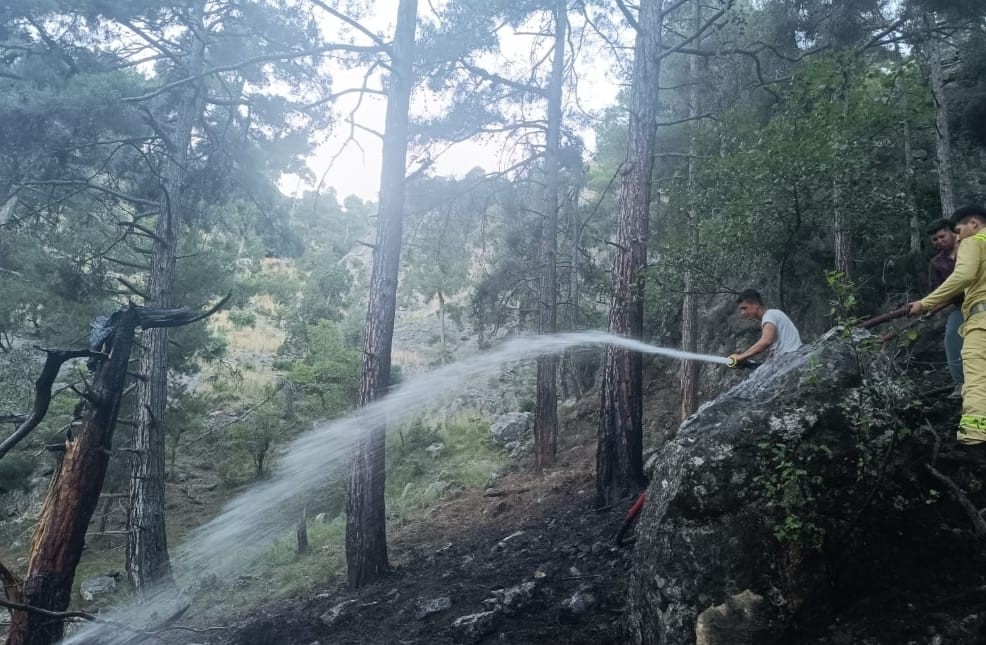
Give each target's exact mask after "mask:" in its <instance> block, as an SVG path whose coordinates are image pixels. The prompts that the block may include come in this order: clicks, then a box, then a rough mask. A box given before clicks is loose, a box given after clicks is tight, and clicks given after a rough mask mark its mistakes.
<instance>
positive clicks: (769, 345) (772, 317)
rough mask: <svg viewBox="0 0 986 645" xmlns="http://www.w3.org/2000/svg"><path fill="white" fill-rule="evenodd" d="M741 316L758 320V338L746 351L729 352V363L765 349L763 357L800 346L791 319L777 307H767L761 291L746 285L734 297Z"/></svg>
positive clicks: (786, 351) (742, 359) (798, 336)
mask: <svg viewBox="0 0 986 645" xmlns="http://www.w3.org/2000/svg"><path fill="white" fill-rule="evenodd" d="M736 306H737V308H738V309H739V315H740V318H745V319H747V320H759V321H760V329H761V333H760V340H758V341H757V342H755V343H753V345H751V346H750V348H749V349H748V350H746V351H745V352H739V353H737V354H732V355H731V356H730V357H729V358H730V360H731V361H732V364H735V365H738V364H741V363H742V362H743V361H745V360H746V359H748V358H753V357H754V356H756V355H757V354H761V353H763V352H766V353H767V354H766V360H770V359H771V358H774V357H775V356H779V355H781V354H786V353H788V352H793V351H794V350H796V349H798V348H799V347H801V335H800V334H799V333H798V328H797V327H795V326H794V323H793V322H791V319H790V318H788V317H787V314H785V313H784V312H783V311H781V310H780V309H767V306H766V305H764V303H763V298H762V297H760V292H759V291H756V290H755V289H747V290H746V291H743V292H742V293H740V294H739V297H738V298H737V299H736Z"/></svg>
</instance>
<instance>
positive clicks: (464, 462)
mask: <svg viewBox="0 0 986 645" xmlns="http://www.w3.org/2000/svg"><path fill="white" fill-rule="evenodd" d="M439 443H440V444H443V446H444V447H443V449H442V450H441V452H440V455H439V456H438V457H434V456H432V455H431V454H429V453H428V452H427V451H426V448H428V447H429V446H431V445H432V444H439ZM503 461H504V457H503V454H502V453H501V452H499V451H496V450H494V449H493V448H492V446H491V445H490V443H489V422H488V421H485V420H481V419H478V418H475V417H470V416H457V417H452V418H449V419H446V420H445V421H443V422H441V423H435V422H426V421H420V420H419V421H416V422H413V423H412V424H410V425H409V426H408V427H407V428H406V429H404V430H402V431H401V432H399V433H396V434H395V433H391V434H390V436H389V437H388V441H387V493H386V499H387V510H388V517H389V519H390V521H397V522H404V521H407V520H409V519H411V518H413V517H416V516H417V514H418V513H419V512H420V509H422V508H426V507H428V506H430V505H432V504H434V503H435V502H436V501H438V500H440V499H443V498H445V497H449V496H452V495H455V494H456V493H457V492H459V491H461V490H463V489H464V488H467V487H475V486H480V485H482V484H483V483H484V482H486V481H487V480H488V479H489V476H490V475H491V474H492V473H493V472H495V471H497V470H499V469H501V468H502V466H503Z"/></svg>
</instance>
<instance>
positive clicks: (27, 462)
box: [0, 452, 35, 495]
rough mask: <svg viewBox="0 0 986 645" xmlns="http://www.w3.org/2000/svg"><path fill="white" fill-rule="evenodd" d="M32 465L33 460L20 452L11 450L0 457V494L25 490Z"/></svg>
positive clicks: (32, 469) (33, 464) (31, 471)
mask: <svg viewBox="0 0 986 645" xmlns="http://www.w3.org/2000/svg"><path fill="white" fill-rule="evenodd" d="M34 466H35V462H34V460H32V459H31V457H30V456H29V455H26V454H23V453H21V452H11V453H8V454H7V455H5V456H4V458H3V459H0V495H2V494H3V493H9V492H11V491H15V490H26V489H27V484H28V480H29V478H30V477H31V474H32V473H33V472H34Z"/></svg>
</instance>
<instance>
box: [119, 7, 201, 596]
mask: <svg viewBox="0 0 986 645" xmlns="http://www.w3.org/2000/svg"><path fill="white" fill-rule="evenodd" d="M197 10H198V11H199V12H201V10H202V7H201V5H197ZM194 43H195V45H194V49H193V50H192V52H191V55H190V57H189V63H188V72H187V73H188V74H190V75H193V74H195V73H197V72H198V70H199V69H200V68H201V67H202V65H203V55H204V48H205V45H204V43H203V42H202V41H201V40H200V39H199V38H196V39H194ZM176 92H177V95H178V100H177V107H176V114H177V117H176V122H175V130H174V134H173V137H172V142H173V144H174V148H173V150H171V154H169V155H165V156H164V157H163V177H162V194H161V198H160V200H159V203H160V206H159V214H158V218H157V224H156V227H155V231H154V232H155V238H154V239H153V245H152V248H151V253H152V255H151V271H150V276H149V278H148V283H147V294H148V296H149V298H148V300H147V303H146V304H147V306H148V307H152V308H158V309H161V308H168V307H172V306H174V304H175V303H174V290H175V271H176V265H177V255H178V235H179V227H180V226H181V219H182V208H183V205H182V193H183V188H184V183H185V177H186V174H187V171H186V169H187V168H188V160H189V157H190V151H191V145H192V129H193V127H194V124H195V121H196V119H198V118H199V116H200V115H201V113H202V110H203V108H204V99H205V97H204V96H203V89H202V85H201V84H200V83H187V84H185V85H183V86H181V87H180V88H179V89H177V90H176ZM142 340H143V342H144V344H145V345H146V347H147V349H146V351H144V352H143V353H142V354H141V357H140V365H139V372H140V374H141V375H142V376H143V378H142V379H140V380H138V382H137V410H136V421H137V428H136V430H135V433H134V452H133V477H132V479H131V484H130V509H129V514H128V517H127V531H128V533H127V575H128V576H129V578H130V582H131V583H132V584H133V587H134V591H135V592H136V593H137V595H138V596H143V595H144V594H145V593H147V592H148V591H149V590H150V588H151V587H153V586H155V585H159V584H165V585H170V584H173V583H174V581H173V579H172V576H171V560H170V558H169V556H168V537H167V531H166V526H165V512H164V492H165V491H164V489H165V478H166V468H165V459H166V453H167V444H166V438H167V432H166V431H167V429H166V427H165V425H164V415H165V410H166V408H167V403H168V330H167V329H166V328H156V329H150V330H148V331H147V332H146V333H145V334H144V335H143V336H142Z"/></svg>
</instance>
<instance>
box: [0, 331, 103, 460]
mask: <svg viewBox="0 0 986 645" xmlns="http://www.w3.org/2000/svg"><path fill="white" fill-rule="evenodd" d="M42 351H43V352H45V353H46V354H47V355H48V356H47V358H45V364H44V367H42V368H41V375H40V376H39V377H38V380H36V381H35V382H34V407H33V409H32V410H31V414H30V415H29V416H28V417H27V418H26V419H25V420H24V422H23V423H21V424H20V425H19V426H18V427H17V429H16V430H14V433H13V434H12V435H10V436H9V437H7V438H6V439H5V440H4V441H3V443H0V459H3V457H4V455H6V454H7V453H8V452H10V451H11V450H12V449H13V448H14V446H16V445H17V444H18V443H20V441H21V439H23V438H24V437H26V436H27V435H29V434H30V433H31V431H32V430H34V429H35V428H36V427H38V424H39V423H41V421H42V420H43V419H44V418H45V415H46V414H48V406H49V405H51V386H52V385H54V383H55V379H56V378H58V372H59V370H60V369H61V367H62V363H64V362H65V361H69V360H72V359H73V358H89V357H93V356H98V357H102V356H103V355H102V354H100V353H98V352H92V351H89V350H88V349H74V350H73V349H42Z"/></svg>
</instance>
